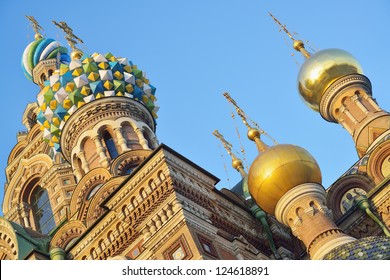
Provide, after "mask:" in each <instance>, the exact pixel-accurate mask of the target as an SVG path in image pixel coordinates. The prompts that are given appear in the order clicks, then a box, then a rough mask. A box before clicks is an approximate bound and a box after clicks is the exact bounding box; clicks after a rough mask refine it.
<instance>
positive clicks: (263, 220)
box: [213, 99, 281, 259]
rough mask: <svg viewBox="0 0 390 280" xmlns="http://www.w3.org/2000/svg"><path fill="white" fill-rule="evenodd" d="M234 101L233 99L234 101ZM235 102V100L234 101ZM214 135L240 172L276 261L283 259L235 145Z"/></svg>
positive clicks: (253, 209)
mask: <svg viewBox="0 0 390 280" xmlns="http://www.w3.org/2000/svg"><path fill="white" fill-rule="evenodd" d="M232 100H233V99H232ZM233 101H234V100H233ZM213 135H214V136H215V137H217V138H218V139H219V140H221V142H222V144H223V147H224V148H225V149H226V151H227V153H228V154H229V155H230V156H231V158H232V166H233V168H234V169H236V170H237V171H238V172H240V174H241V177H242V179H243V185H242V186H243V192H244V199H245V200H246V201H248V203H249V204H251V205H252V207H251V208H250V211H251V213H252V215H253V216H254V217H255V218H256V220H258V221H260V223H261V225H262V226H263V229H264V231H265V233H266V235H267V241H268V244H269V246H270V249H271V250H272V253H273V254H274V256H275V258H276V259H281V257H280V255H279V253H278V251H277V249H276V246H275V241H274V239H273V236H272V231H271V229H270V226H269V224H268V221H267V214H266V213H265V212H264V210H263V209H261V208H260V207H259V206H258V205H256V204H255V203H254V202H253V199H252V196H251V195H250V193H249V190H248V189H247V188H248V185H247V180H248V174H247V173H246V172H245V170H244V166H243V165H242V161H241V160H240V159H239V158H238V157H237V156H236V155H235V154H234V153H233V152H232V147H233V145H232V144H230V143H229V142H228V141H227V140H226V139H225V138H224V137H223V135H222V134H221V133H219V131H218V130H214V131H213Z"/></svg>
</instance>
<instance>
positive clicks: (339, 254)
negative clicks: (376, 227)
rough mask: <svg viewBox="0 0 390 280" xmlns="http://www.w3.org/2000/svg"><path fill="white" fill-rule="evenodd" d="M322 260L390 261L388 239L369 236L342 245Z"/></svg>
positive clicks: (389, 243)
mask: <svg viewBox="0 0 390 280" xmlns="http://www.w3.org/2000/svg"><path fill="white" fill-rule="evenodd" d="M324 260H390V237H385V236H370V237H366V238H362V239H358V240H355V241H352V242H349V243H346V244H343V245H341V246H338V247H336V248H334V249H333V250H331V251H330V252H329V253H327V254H326V255H325V257H324Z"/></svg>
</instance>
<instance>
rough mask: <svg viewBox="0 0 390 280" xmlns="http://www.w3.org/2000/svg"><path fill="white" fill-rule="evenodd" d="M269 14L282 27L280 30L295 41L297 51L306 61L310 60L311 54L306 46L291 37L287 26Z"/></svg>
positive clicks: (294, 45)
mask: <svg viewBox="0 0 390 280" xmlns="http://www.w3.org/2000/svg"><path fill="white" fill-rule="evenodd" d="M268 14H269V15H270V16H271V17H272V19H273V20H274V21H275V22H276V23H277V24H278V25H279V26H280V28H281V29H282V30H283V31H284V32H285V33H286V34H287V36H288V37H289V38H290V39H291V40H292V41H293V48H294V49H295V50H296V51H298V52H301V53H302V54H303V56H304V57H305V58H306V59H309V58H310V53H309V52H308V51H307V50H306V49H305V45H304V44H303V42H302V41H301V40H296V39H295V38H294V37H293V36H292V35H291V33H290V32H289V31H288V30H287V28H286V25H285V24H284V25H283V24H281V23H280V21H279V20H278V19H277V18H276V17H274V15H273V14H271V13H270V12H268Z"/></svg>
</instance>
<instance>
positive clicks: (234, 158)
mask: <svg viewBox="0 0 390 280" xmlns="http://www.w3.org/2000/svg"><path fill="white" fill-rule="evenodd" d="M213 135H214V136H215V137H217V138H218V139H219V140H221V142H222V145H223V147H224V148H225V150H226V151H227V153H228V154H229V156H230V157H231V158H232V166H233V168H234V169H236V170H237V171H238V172H240V174H241V176H242V178H244V177H245V176H246V175H247V174H246V172H245V170H244V166H243V164H242V161H241V160H240V159H239V158H238V157H237V156H236V155H235V154H234V153H233V152H232V147H233V145H232V144H230V143H229V142H228V141H227V140H226V139H225V138H224V137H223V135H222V134H221V133H219V131H218V130H214V131H213Z"/></svg>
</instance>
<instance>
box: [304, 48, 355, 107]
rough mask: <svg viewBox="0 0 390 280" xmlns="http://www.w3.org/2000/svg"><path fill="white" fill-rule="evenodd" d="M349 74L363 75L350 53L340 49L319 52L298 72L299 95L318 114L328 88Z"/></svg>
mask: <svg viewBox="0 0 390 280" xmlns="http://www.w3.org/2000/svg"><path fill="white" fill-rule="evenodd" d="M349 74H363V70H362V67H361V66H360V64H359V62H358V61H357V60H356V59H355V58H354V57H353V56H352V55H351V54H350V53H348V52H346V51H344V50H340V49H326V50H322V51H319V52H317V53H315V54H313V55H312V56H311V57H310V58H309V59H307V60H306V61H305V63H304V64H303V65H302V67H301V70H300V71H299V75H298V90H299V94H300V95H301V96H302V98H303V99H304V101H305V103H306V105H307V106H309V107H310V108H311V109H313V110H315V111H317V112H318V111H319V106H320V102H321V98H322V95H323V94H324V92H325V90H326V89H327V88H328V86H330V84H332V83H333V82H334V81H335V80H337V79H338V78H341V77H343V76H345V75H349Z"/></svg>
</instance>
